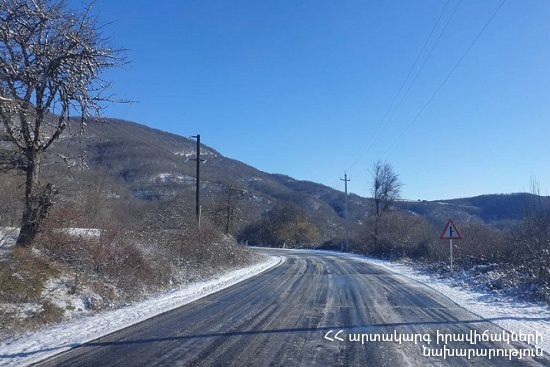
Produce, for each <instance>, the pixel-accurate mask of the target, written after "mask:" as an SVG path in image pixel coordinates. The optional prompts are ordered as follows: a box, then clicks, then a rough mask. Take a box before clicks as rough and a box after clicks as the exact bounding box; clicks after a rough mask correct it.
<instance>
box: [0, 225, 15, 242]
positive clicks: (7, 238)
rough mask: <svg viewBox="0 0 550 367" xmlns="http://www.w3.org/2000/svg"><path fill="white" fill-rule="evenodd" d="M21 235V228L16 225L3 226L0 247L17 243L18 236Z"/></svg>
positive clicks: (0, 232) (0, 231)
mask: <svg viewBox="0 0 550 367" xmlns="http://www.w3.org/2000/svg"><path fill="white" fill-rule="evenodd" d="M18 235H19V228H16V227H3V228H0V247H3V246H5V247H11V246H13V245H15V241H17V236H18Z"/></svg>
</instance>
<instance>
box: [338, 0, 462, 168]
mask: <svg viewBox="0 0 550 367" xmlns="http://www.w3.org/2000/svg"><path fill="white" fill-rule="evenodd" d="M449 3H450V0H447V3H446V4H445V7H444V8H443V10H441V13H440V14H439V17H438V18H437V20H436V22H435V24H434V26H433V27H432V30H431V31H430V34H429V35H428V37H427V38H426V41H425V42H424V44H423V46H422V48H421V49H420V51H419V52H418V55H417V56H416V59H415V60H414V63H413V64H412V66H411V67H410V69H409V72H408V73H407V76H406V77H405V79H404V80H403V82H402V83H401V86H400V87H399V90H398V91H397V93H396V94H395V96H394V97H393V99H392V101H391V103H390V105H389V106H388V108H387V109H386V112H385V113H384V116H383V117H382V119H381V120H380V122H379V123H378V125H377V127H376V129H375V131H374V133H373V134H372V135H371V139H370V140H369V142H368V143H367V145H365V147H364V148H363V150H362V151H361V152H360V153H359V156H358V157H357V159H356V160H355V162H353V164H352V165H351V166H350V167H349V168H348V170H350V169H352V168H353V167H355V165H356V164H357V163H358V162H359V160H360V159H361V157H362V156H363V155H364V154H365V153H366V152H367V151H368V150H369V149H370V147H371V146H372V144H373V143H374V142H375V140H376V139H377V138H378V137H379V136H380V133H381V132H382V131H383V130H384V128H385V127H386V125H387V124H388V122H389V121H390V120H391V119H392V117H393V115H395V112H396V111H397V109H399V107H400V106H401V103H402V102H403V99H404V98H405V96H406V95H407V93H408V91H409V90H410V89H411V87H412V85H413V84H414V82H415V81H416V78H417V77H418V74H419V73H420V72H421V71H422V69H423V68H424V65H425V64H426V62H427V60H428V59H429V57H430V55H431V54H432V51H433V50H434V48H435V46H436V45H437V42H438V41H439V39H440V38H441V35H442V34H443V32H445V29H446V28H447V25H448V24H449V22H450V20H451V18H452V17H453V15H454V13H455V12H456V9H457V8H458V4H460V0H459V2H458V4H457V6H456V7H455V9H454V11H453V13H452V14H451V17H450V18H449V19H448V20H447V23H446V25H445V27H444V28H443V30H442V31H441V33H440V35H439V37H438V39H437V40H436V42H435V43H434V45H433V46H432V49H431V50H430V52H429V54H428V56H427V57H426V59H425V60H424V63H423V64H422V67H421V68H420V70H419V71H418V72H417V73H416V75H415V77H414V79H413V81H412V82H411V84H410V85H409V87H408V89H407V91H406V92H405V94H404V95H403V97H402V98H401V100H400V102H399V103H398V105H397V107H396V108H395V109H394V112H393V113H392V114H391V116H390V118H389V119H387V120H386V118H387V116H388V114H389V113H390V111H391V110H392V108H393V106H394V104H395V101H396V100H397V98H398V97H399V94H400V93H401V91H402V90H403V88H404V87H405V85H406V84H407V81H408V80H409V78H410V76H411V74H412V72H413V70H414V68H415V67H416V65H417V64H418V61H419V60H420V56H421V55H422V53H423V52H424V50H425V49H426V46H427V45H428V43H429V41H430V39H431V38H432V35H433V34H434V32H435V30H436V29H437V26H438V25H439V22H440V21H441V19H442V18H443V14H445V11H446V10H447V7H448V6H449Z"/></svg>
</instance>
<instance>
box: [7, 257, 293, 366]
mask: <svg viewBox="0 0 550 367" xmlns="http://www.w3.org/2000/svg"><path fill="white" fill-rule="evenodd" d="M283 261H284V258H281V257H275V256H272V257H270V258H269V259H268V260H267V261H265V262H263V263H259V264H256V265H253V266H249V267H246V268H243V269H239V270H235V271H231V272H228V273H225V274H222V275H220V276H218V277H217V278H215V279H212V280H208V281H203V282H197V283H192V284H189V285H187V286H184V287H183V288H179V289H175V290H172V291H169V292H166V293H162V294H160V295H157V296H155V297H152V298H150V299H148V300H146V301H144V302H141V303H138V304H134V305H130V306H127V307H124V308H121V309H117V310H114V311H109V312H105V313H101V314H97V315H94V316H91V317H83V318H79V319H77V320H74V321H71V322H65V323H62V324H59V325H55V326H52V327H49V328H46V329H43V330H39V331H36V332H32V333H27V334H24V335H21V336H18V337H15V338H12V339H8V340H6V341H3V342H2V343H0V364H1V365H2V366H26V365H29V364H32V363H36V362H38V361H41V360H43V359H46V358H48V357H51V356H53V355H55V354H58V353H61V352H64V351H67V350H70V349H72V348H75V347H77V346H79V345H82V344H83V343H86V342H89V341H91V340H95V339H97V338H99V337H101V336H104V335H107V334H110V333H113V332H115V331H117V330H121V329H124V328H126V327H129V326H131V325H133V324H137V323H139V322H141V321H144V320H146V319H149V318H151V317H154V316H156V315H159V314H161V313H164V312H167V311H170V310H172V309H175V308H178V307H180V306H183V305H186V304H188V303H191V302H193V301H196V300H198V299H200V298H203V297H206V296H208V295H210V294H212V293H215V292H217V291H219V290H222V289H224V288H228V287H230V286H232V285H234V284H236V283H238V282H241V281H243V280H246V279H248V278H250V277H253V276H255V275H257V274H260V273H262V272H264V271H266V270H268V269H270V268H272V267H274V266H276V265H278V264H280V263H281V262H283ZM54 299H55V297H54Z"/></svg>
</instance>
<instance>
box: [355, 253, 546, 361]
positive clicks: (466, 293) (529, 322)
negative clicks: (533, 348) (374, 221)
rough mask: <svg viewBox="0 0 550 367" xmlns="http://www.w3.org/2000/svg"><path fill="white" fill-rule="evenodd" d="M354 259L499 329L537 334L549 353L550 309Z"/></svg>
mask: <svg viewBox="0 0 550 367" xmlns="http://www.w3.org/2000/svg"><path fill="white" fill-rule="evenodd" d="M348 256H351V257H353V258H355V259H357V260H359V261H364V262H368V263H371V264H375V265H378V266H380V267H382V268H384V269H387V270H390V271H392V272H395V273H398V274H400V275H403V276H405V277H408V278H410V279H413V280H416V281H418V282H421V283H423V284H425V285H426V286H428V287H431V288H432V289H435V290H436V291H438V292H439V293H441V294H443V295H445V296H447V297H448V298H450V299H451V300H453V301H454V302H455V303H456V304H458V305H459V306H461V307H463V308H465V309H467V310H468V311H470V312H472V313H474V314H476V315H478V316H481V317H482V318H484V319H486V320H488V321H490V322H492V323H494V324H496V325H498V326H500V327H501V328H503V329H504V330H507V331H508V332H510V333H511V332H514V333H516V334H517V333H519V332H520V331H521V332H522V333H530V334H534V333H535V332H538V333H539V334H540V335H542V339H543V340H542V341H541V342H540V343H538V345H537V347H539V348H541V349H542V350H544V351H545V352H546V353H550V309H549V308H548V306H546V305H544V304H533V303H527V302H522V301H514V300H506V301H503V300H501V299H499V298H498V297H497V296H496V295H493V294H490V293H484V292H476V291H472V290H465V289H462V288H458V287H453V286H452V285H451V284H450V280H449V279H438V278H436V277H435V276H434V275H430V274H425V273H422V272H420V271H417V270H414V269H413V268H411V267H410V266H407V265H405V264H400V263H394V262H390V261H384V260H378V259H372V258H367V257H364V256H361V255H353V254H350V255H348Z"/></svg>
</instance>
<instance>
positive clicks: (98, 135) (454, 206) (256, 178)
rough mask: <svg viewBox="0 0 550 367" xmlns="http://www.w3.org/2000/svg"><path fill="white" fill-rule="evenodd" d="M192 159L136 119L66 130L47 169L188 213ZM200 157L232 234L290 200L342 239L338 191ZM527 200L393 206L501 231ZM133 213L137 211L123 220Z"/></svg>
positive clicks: (64, 182) (211, 213)
mask: <svg viewBox="0 0 550 367" xmlns="http://www.w3.org/2000/svg"><path fill="white" fill-rule="evenodd" d="M203 139H204V138H203ZM3 140H5V139H3ZM8 146H9V142H7V141H3V142H2V147H4V148H6V147H8ZM195 157H196V142H195V141H194V140H192V139H188V138H185V137H181V136H178V135H175V134H170V133H167V132H163V131H160V130H156V129H152V128H150V127H147V126H144V125H140V124H137V123H133V122H127V121H122V120H117V119H105V120H102V121H101V122H91V123H89V124H88V125H87V127H86V131H85V133H84V134H80V133H79V132H75V131H67V133H65V134H64V136H63V138H62V139H61V140H60V141H59V142H58V144H57V145H55V146H54V147H53V149H52V151H50V152H49V153H48V156H47V159H46V162H45V164H44V170H45V172H47V173H48V174H49V175H50V177H53V179H54V180H55V181H56V182H57V183H58V184H59V185H61V187H62V188H63V187H65V186H68V187H70V186H71V185H72V187H71V188H70V189H67V190H68V191H71V192H74V191H78V190H79V189H81V188H83V187H86V186H87V185H88V186H89V182H88V181H89V180H92V181H95V182H96V184H98V185H101V186H102V188H101V189H102V190H110V191H112V192H111V194H109V195H110V197H111V198H121V199H125V200H126V201H134V205H137V206H140V209H139V210H138V211H137V212H140V211H146V212H147V213H148V214H147V215H149V216H154V213H155V212H158V211H162V210H166V208H167V204H168V203H175V202H178V203H180V204H178V205H179V207H180V208H182V210H184V211H187V212H189V213H186V214H187V215H194V202H195V198H194V193H195V175H196V161H194V160H193V159H194V158H195ZM201 158H203V159H204V162H203V163H202V164H201V194H202V196H201V202H202V216H203V218H204V219H205V220H210V221H214V222H215V221H218V222H220V223H221V222H223V220H222V219H223V213H221V212H222V211H223V210H222V209H223V207H224V202H226V201H227V195H228V193H229V192H230V191H229V190H230V189H231V190H233V191H232V192H234V194H235V195H234V196H233V198H232V199H231V198H230V199H231V200H236V201H235V203H234V204H232V205H234V207H235V211H234V214H233V216H232V218H231V220H232V222H231V226H230V232H231V233H236V232H238V230H239V229H241V228H243V227H244V226H246V225H247V224H250V223H253V222H255V221H258V220H259V219H261V217H262V215H265V214H266V213H267V212H268V211H270V210H271V209H273V208H274V207H275V206H277V205H278V204H280V203H285V202H290V203H294V204H295V205H297V206H299V207H300V208H301V209H302V210H304V211H305V212H306V213H307V215H308V218H309V219H310V221H311V222H312V223H313V224H314V225H315V226H316V227H317V228H318V229H319V231H320V235H321V236H320V241H321V242H324V241H328V240H331V239H336V238H340V239H341V238H342V237H343V233H344V219H343V218H344V194H343V192H341V191H338V190H334V189H332V188H330V187H327V186H324V185H321V184H318V183H314V182H309V181H298V180H295V179H293V178H291V177H288V176H285V175H281V174H270V173H266V172H262V171H260V170H258V169H255V168H254V167H251V166H249V165H246V164H244V163H242V162H239V161H237V160H234V159H231V158H227V157H225V156H223V155H222V154H221V153H220V152H218V151H216V150H215V149H214V148H211V147H209V146H207V145H202V146H201ZM63 159H65V161H66V162H69V163H70V164H71V165H76V167H73V168H71V169H70V170H69V169H66V168H64V166H63V164H53V163H62V162H63ZM83 166H86V167H88V168H89V170H90V171H91V172H93V173H91V174H89V175H86V174H78V178H75V177H76V176H75V172H76V171H78V170H79V168H82V167H83ZM101 180H103V181H105V182H100V181H101ZM364 185H368V183H364ZM75 186H76V187H75ZM130 197H132V198H130ZM529 198H530V194H510V195H483V196H478V197H474V198H462V199H451V200H438V201H407V200H403V201H399V202H398V203H396V204H395V207H396V208H398V209H400V210H403V211H405V212H409V213H412V214H415V215H421V216H423V217H425V218H426V219H427V220H428V221H429V222H431V223H432V224H434V225H436V226H439V225H440V224H441V223H444V222H445V220H446V219H447V218H449V217H452V218H453V219H455V220H456V221H458V222H472V223H485V224H489V225H491V226H493V227H494V228H498V229H506V228H507V227H509V226H510V225H513V224H514V223H516V222H517V221H519V220H520V219H521V218H522V217H523V214H524V212H525V207H526V205H527V202H528V199H529ZM348 199H349V214H350V221H351V223H353V224H358V223H361V221H362V220H363V219H364V218H365V216H366V214H367V213H368V211H369V204H370V199H368V198H363V197H360V196H357V195H354V194H351V195H349V197H348ZM69 200H70V199H69ZM545 200H548V198H545ZM14 205H15V204H14ZM14 205H11V206H9V205H6V206H5V209H4V211H7V210H8V206H9V207H10V209H9V210H11V212H10V213H11V214H10V215H8V214H7V213H5V214H4V215H3V217H2V219H1V220H2V221H3V222H4V223H3V224H4V225H13V224H16V223H15V222H16V218H18V216H17V215H14V214H13V207H14ZM174 205H175V204H174ZM183 208H184V209H183ZM127 214H128V213H121V214H120V215H121V216H122V217H124V216H125V215H127ZM134 214H136V213H134ZM8 217H9V218H11V220H8V219H7V218H8ZM133 219H135V215H134V216H133V217H132V218H129V219H128V220H133Z"/></svg>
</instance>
